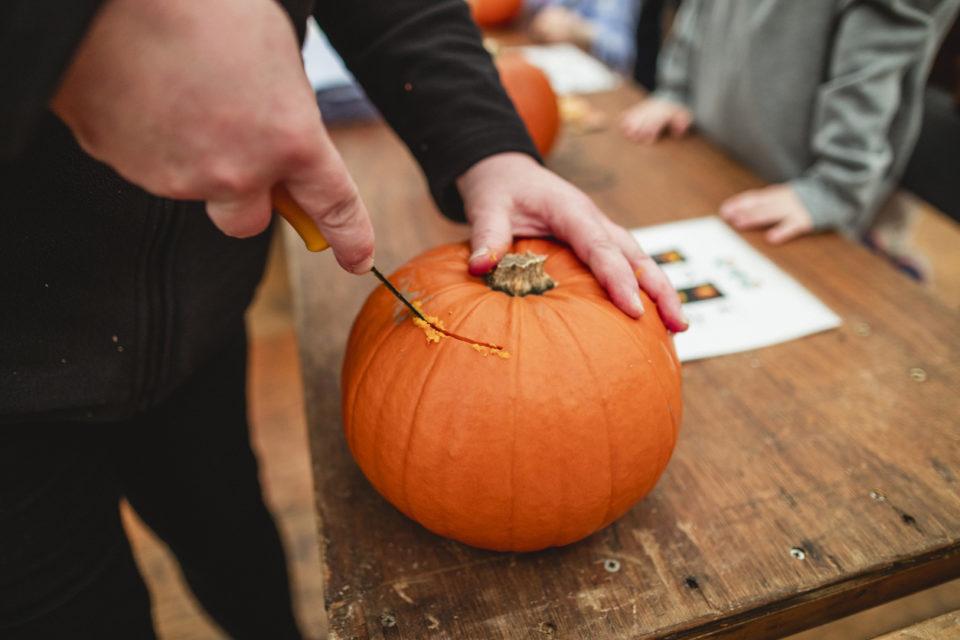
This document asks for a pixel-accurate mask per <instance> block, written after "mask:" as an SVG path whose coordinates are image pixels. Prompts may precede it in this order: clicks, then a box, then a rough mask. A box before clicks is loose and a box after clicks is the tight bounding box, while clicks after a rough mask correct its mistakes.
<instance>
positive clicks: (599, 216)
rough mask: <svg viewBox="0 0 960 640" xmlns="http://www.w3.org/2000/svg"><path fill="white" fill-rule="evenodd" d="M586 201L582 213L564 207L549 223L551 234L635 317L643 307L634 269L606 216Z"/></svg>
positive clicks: (615, 301)
mask: <svg viewBox="0 0 960 640" xmlns="http://www.w3.org/2000/svg"><path fill="white" fill-rule="evenodd" d="M587 203H588V204H583V205H582V210H583V213H580V214H576V215H574V214H570V213H569V211H571V210H567V215H562V216H557V217H556V218H555V219H554V220H553V224H552V225H551V226H552V227H553V230H554V233H555V235H556V236H557V237H558V238H559V239H560V240H563V241H564V242H567V243H568V244H569V245H570V247H571V248H572V249H573V252H574V253H575V254H577V256H578V257H579V258H580V259H581V260H583V261H584V263H586V265H587V266H588V267H590V271H592V272H593V275H594V277H595V278H596V279H597V281H598V282H599V283H600V286H601V287H603V288H604V289H605V290H606V292H607V295H609V296H610V300H611V301H612V302H613V303H614V304H615V305H617V307H619V308H620V309H621V310H623V312H624V313H626V314H627V315H629V316H631V317H633V318H638V317H640V316H641V315H643V312H644V308H643V302H642V301H641V299H640V290H639V287H638V284H637V280H636V278H635V276H634V274H633V268H632V267H631V265H630V262H629V261H628V260H627V258H626V256H625V255H624V253H623V251H622V250H621V248H620V245H619V243H618V242H617V241H616V240H615V239H614V238H613V237H611V235H610V234H609V233H608V228H607V226H606V217H605V216H604V215H603V213H601V212H600V210H599V209H597V208H596V206H594V205H593V203H592V202H590V201H589V200H588V201H587ZM569 206H577V205H576V204H574V205H569ZM577 210H578V211H579V210H581V209H580V208H578V209H577Z"/></svg>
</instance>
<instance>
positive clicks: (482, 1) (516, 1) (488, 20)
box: [467, 0, 523, 27]
mask: <svg viewBox="0 0 960 640" xmlns="http://www.w3.org/2000/svg"><path fill="white" fill-rule="evenodd" d="M467 4H469V5H470V14H471V15H472V16H473V19H474V21H476V23H477V24H478V25H480V26H481V27H499V26H502V25H504V24H506V23H508V22H510V21H511V20H513V19H514V18H515V17H516V16H517V14H518V13H520V7H521V6H522V5H523V0H467Z"/></svg>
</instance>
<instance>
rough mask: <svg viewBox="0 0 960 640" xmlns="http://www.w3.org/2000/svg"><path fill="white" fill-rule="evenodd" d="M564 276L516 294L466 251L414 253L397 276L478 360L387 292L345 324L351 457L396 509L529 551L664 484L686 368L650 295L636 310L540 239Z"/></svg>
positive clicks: (582, 530)
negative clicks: (479, 346) (634, 313)
mask: <svg viewBox="0 0 960 640" xmlns="http://www.w3.org/2000/svg"><path fill="white" fill-rule="evenodd" d="M514 249H515V251H516V252H517V253H522V252H524V251H526V250H528V249H529V250H531V251H533V252H534V253H538V254H544V255H547V256H548V257H547V261H546V264H545V270H546V271H547V273H548V274H549V275H550V276H552V277H553V278H554V279H555V280H557V281H558V286H557V287H556V288H554V289H551V290H550V291H547V292H546V293H544V294H542V295H534V294H531V295H528V296H526V297H511V296H509V295H507V294H506V293H503V292H500V291H493V290H491V289H489V288H488V287H487V285H486V284H485V283H484V281H483V279H482V278H478V277H474V276H471V275H469V273H468V271H467V259H468V257H469V255H470V249H469V246H468V245H467V244H466V243H464V244H455V245H446V246H442V247H438V248H436V249H433V250H431V251H428V252H426V253H424V254H421V255H420V256H418V257H416V258H414V259H413V260H411V261H410V262H408V263H407V264H406V265H404V266H403V267H401V268H400V269H399V270H397V271H396V272H395V273H394V274H393V275H392V276H390V280H391V281H392V282H393V283H394V284H395V285H396V286H397V287H398V288H399V289H400V290H401V291H404V292H406V293H407V295H408V297H409V299H411V300H420V301H422V305H423V306H422V310H423V311H424V313H425V314H426V315H428V316H436V317H438V318H439V319H440V321H441V322H442V323H443V324H444V326H445V328H446V329H448V330H450V331H453V332H455V333H458V334H460V335H462V336H468V337H470V338H473V339H475V340H480V341H484V342H492V343H494V344H496V345H500V346H502V347H504V348H505V349H506V351H508V352H509V353H510V357H509V358H508V359H504V358H501V357H498V356H496V355H486V356H485V355H483V354H482V353H479V352H478V351H476V350H474V349H473V348H472V347H471V345H469V344H465V343H463V342H459V341H457V340H453V339H450V338H443V339H441V340H440V341H439V343H436V342H433V343H428V342H427V340H426V335H425V332H424V330H423V329H422V328H419V327H417V326H415V325H414V323H413V322H412V320H411V318H410V317H409V316H408V314H407V312H406V311H405V310H404V308H403V307H402V305H401V303H400V302H399V301H397V300H396V299H395V298H394V297H393V296H392V295H391V294H390V293H389V292H388V291H387V290H386V289H385V288H384V287H377V288H376V289H375V290H374V291H373V293H372V294H371V295H370V297H369V298H368V299H367V301H366V303H365V304H364V306H363V308H362V309H361V311H360V313H359V314H358V316H357V318H356V320H355V322H354V325H353V327H352V329H351V333H350V338H349V341H348V345H347V352H346V358H345V361H344V367H343V377H342V383H343V384H342V391H343V395H342V403H343V422H344V430H345V435H346V439H347V443H348V445H349V447H350V451H351V453H352V455H353V457H354V459H355V460H356V461H357V464H358V465H359V466H360V468H361V469H362V471H363V472H364V474H365V475H366V476H367V478H368V479H369V480H370V482H371V484H372V485H373V486H374V487H375V488H376V489H377V491H379V492H380V493H381V494H382V495H383V496H384V497H385V498H386V499H387V500H389V501H390V502H391V503H392V504H393V505H394V506H396V507H397V508H398V509H399V510H400V511H402V512H403V513H404V514H406V515H407V516H409V517H410V518H412V519H414V520H416V521H417V522H419V523H420V524H422V525H423V526H425V527H426V528H428V529H430V530H431V531H434V532H435V533H437V534H440V535H442V536H446V537H450V538H453V539H456V540H459V541H461V542H464V543H466V544H469V545H473V546H476V547H481V548H485V549H493V550H499V551H532V550H536V549H542V548H545V547H549V546H557V545H565V544H569V543H571V542H574V541H576V540H580V539H582V538H584V537H586V536H588V535H590V534H591V533H593V532H594V531H596V530H598V529H600V528H602V527H605V526H607V525H608V524H610V523H611V522H613V521H614V520H616V519H617V518H619V517H620V516H621V515H623V514H624V513H625V512H626V511H627V510H629V509H630V508H631V507H632V506H633V505H635V504H636V503H637V502H638V501H639V500H640V499H641V498H643V497H644V496H645V495H646V494H647V493H648V492H649V491H650V490H651V489H652V488H653V487H654V485H655V484H656V482H657V480H658V479H659V477H660V475H661V473H662V472H663V470H664V469H665V468H666V465H667V462H668V461H669V459H670V455H671V453H672V452H673V448H674V445H675V443H676V438H677V430H678V428H679V424H680V418H681V410H682V409H681V375H680V364H679V361H678V359H677V356H676V352H675V350H674V348H673V341H672V338H671V337H670V335H669V333H668V332H667V330H666V329H665V327H664V325H663V323H662V321H661V320H660V318H659V317H658V315H657V312H656V307H655V305H654V304H653V303H652V302H651V301H650V300H649V298H646V296H642V297H643V299H644V305H645V307H646V309H647V312H646V313H645V314H644V315H643V316H642V317H641V318H639V319H631V318H629V317H628V316H627V315H626V314H624V313H623V312H622V311H620V310H619V309H617V308H616V307H615V306H614V305H613V303H611V302H610V300H609V298H608V297H607V295H606V293H605V292H604V291H603V289H602V288H601V287H600V286H599V284H598V283H597V281H596V280H595V278H594V277H593V276H592V275H591V273H590V272H589V270H588V269H587V267H585V266H584V265H583V264H582V263H581V262H580V261H579V260H578V259H577V258H576V256H574V254H573V253H572V252H571V251H570V250H569V249H568V248H566V247H564V246H561V245H559V244H556V243H554V242H552V241H549V240H545V239H527V240H519V241H517V242H516V243H515V245H514Z"/></svg>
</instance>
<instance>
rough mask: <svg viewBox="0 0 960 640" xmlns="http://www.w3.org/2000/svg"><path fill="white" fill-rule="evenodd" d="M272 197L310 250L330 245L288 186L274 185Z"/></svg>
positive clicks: (384, 280)
mask: <svg viewBox="0 0 960 640" xmlns="http://www.w3.org/2000/svg"><path fill="white" fill-rule="evenodd" d="M270 199H271V201H272V203H273V208H274V209H275V210H276V212H277V213H279V214H280V216H281V217H282V218H283V219H284V220H286V221H287V222H289V223H290V226H291V227H293V229H294V231H296V232H297V234H299V236H300V237H301V238H302V239H303V243H304V244H305V245H307V249H309V250H310V251H323V250H324V249H327V248H329V247H330V244H329V243H327V239H326V238H324V237H323V234H322V233H320V229H317V225H316V224H314V222H313V219H312V218H311V217H310V216H308V215H307V212H306V211H304V210H303V208H302V207H301V206H300V205H299V204H298V203H297V201H296V200H294V199H293V196H291V195H290V192H289V191H287V188H286V187H284V186H283V185H282V184H278V185H276V186H274V187H273V189H272V190H271V191H270ZM370 271H372V272H373V275H375V276H377V278H378V279H379V280H380V282H382V283H383V286H385V287H386V288H387V289H389V290H390V293H392V294H393V295H395V296H396V297H397V300H399V301H400V302H402V303H403V304H405V305H406V307H407V309H409V310H410V313H412V314H413V315H415V316H417V317H418V318H420V319H421V320H423V321H424V322H426V323H427V324H428V325H430V326H434V325H433V323H432V322H430V321H429V320H427V319H426V318H424V317H423V314H422V313H420V311H419V310H418V309H417V308H416V307H415V306H413V305H412V304H411V303H410V301H409V300H407V298H406V296H404V295H403V294H402V293H400V291H399V290H398V289H397V288H396V287H395V286H393V285H392V284H390V281H389V280H387V278H386V277H385V276H384V275H383V274H382V273H380V270H379V269H377V268H376V267H370Z"/></svg>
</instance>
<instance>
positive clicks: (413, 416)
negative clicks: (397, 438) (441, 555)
mask: <svg viewBox="0 0 960 640" xmlns="http://www.w3.org/2000/svg"><path fill="white" fill-rule="evenodd" d="M441 353H443V351H442V350H441V349H435V350H434V354H433V358H431V360H430V364H429V365H428V366H427V371H426V374H425V375H424V377H423V383H422V384H421V385H420V389H421V392H420V395H418V396H417V406H416V407H415V408H414V410H413V411H412V412H411V413H410V422H411V424H410V428H409V430H408V431H407V444H406V446H405V447H404V449H403V465H402V467H401V468H402V469H403V477H402V478H401V479H400V486H401V487H403V491H402V494H403V502H404V504H405V506H406V509H403V508H401V509H400V510H401V511H403V512H404V513H406V514H407V515H409V516H410V517H411V518H413V519H414V520H417V521H418V522H419V521H420V519H419V518H417V517H416V516H415V515H414V514H413V507H411V506H410V490H409V487H408V486H407V476H408V474H407V469H408V468H409V464H410V449H411V447H412V445H413V435H414V432H415V431H416V426H417V423H418V422H419V421H418V420H417V416H418V415H419V414H420V408H421V407H422V406H423V400H424V398H426V397H427V387H428V386H429V384H430V380H431V379H432V378H433V375H434V373H435V371H436V369H437V361H438V360H439V359H440V354H441ZM398 506H399V505H398Z"/></svg>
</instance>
